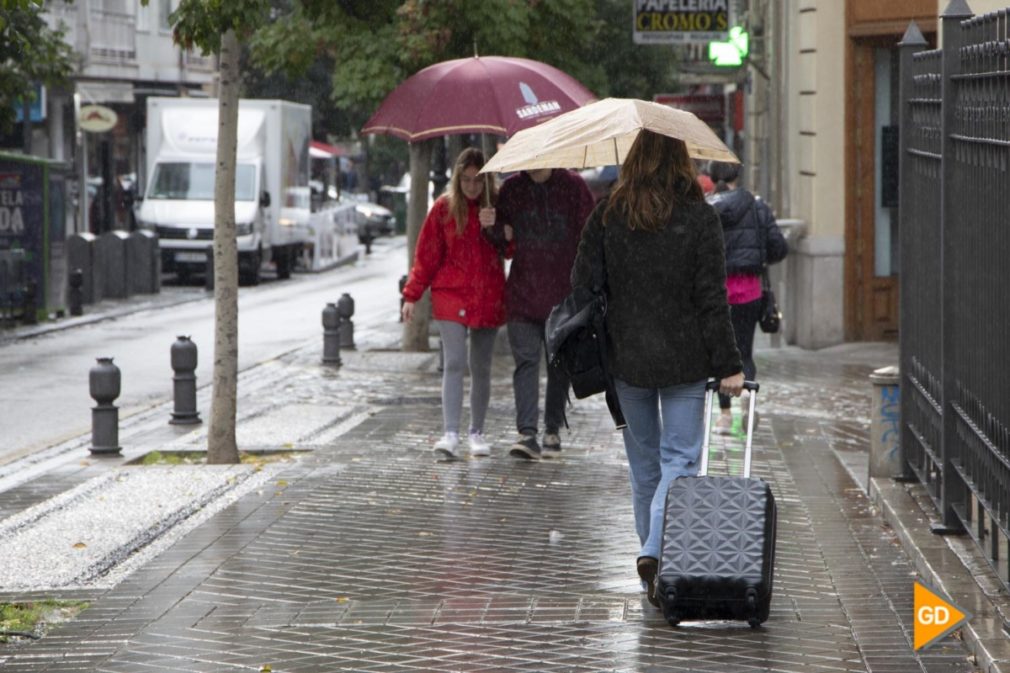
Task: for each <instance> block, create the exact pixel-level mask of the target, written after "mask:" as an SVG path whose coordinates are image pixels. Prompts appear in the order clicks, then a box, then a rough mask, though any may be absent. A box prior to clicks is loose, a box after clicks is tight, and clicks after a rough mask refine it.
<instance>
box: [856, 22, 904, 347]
mask: <svg viewBox="0 0 1010 673" xmlns="http://www.w3.org/2000/svg"><path fill="white" fill-rule="evenodd" d="M896 42H897V40H896V39H891V38H883V39H882V38H867V39H856V40H853V43H852V45H851V52H850V55H851V59H850V66H851V67H850V69H849V73H850V84H851V86H850V88H849V91H850V92H851V94H850V97H849V104H848V108H849V112H850V114H849V120H850V122H849V131H850V135H849V143H848V159H849V161H848V164H849V170H848V177H849V180H848V185H849V186H848V190H847V191H848V194H847V199H846V200H847V202H848V208H847V212H848V214H849V216H848V218H847V222H846V232H845V241H846V246H845V247H846V253H845V288H846V290H845V299H846V301H845V332H846V339H847V340H854V341H879V340H894V339H896V338H897V335H898V272H899V268H898V255H897V250H898V211H897V158H898V153H897V119H898V109H897V107H898V104H897V90H898V68H897V59H898V51H897V49H896V47H895V46H894V45H895V43H896Z"/></svg>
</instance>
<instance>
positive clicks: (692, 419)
mask: <svg viewBox="0 0 1010 673" xmlns="http://www.w3.org/2000/svg"><path fill="white" fill-rule="evenodd" d="M615 383H616V387H617V397H618V399H620V401H621V410H622V411H623V412H624V417H625V419H626V420H627V421H628V427H626V428H625V429H624V449H625V451H626V452H627V454H628V468H629V472H630V475H631V497H632V502H633V503H634V509H635V530H636V531H637V532H638V539H639V540H640V541H641V543H642V550H641V552H640V553H639V556H651V557H653V558H657V559H658V558H659V548H660V545H661V544H662V539H663V509H664V507H665V505H666V490H667V487H668V486H669V485H670V482H671V481H673V480H674V479H676V478H677V477H682V476H693V475H695V474H697V473H698V460H699V458H700V457H701V440H702V429H703V425H702V422H703V420H704V419H703V418H702V417H703V416H704V412H705V381H698V382H697V383H686V384H683V385H677V386H668V387H666V388H636V387H635V386H631V385H628V384H627V383H625V382H624V381H620V380H616V381H615Z"/></svg>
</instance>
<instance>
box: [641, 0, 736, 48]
mask: <svg viewBox="0 0 1010 673" xmlns="http://www.w3.org/2000/svg"><path fill="white" fill-rule="evenodd" d="M634 7H635V26H634V39H635V42H636V43H637V44H691V43H705V42H712V41H714V40H726V39H727V37H728V35H729V27H730V25H731V23H730V19H731V16H730V0H635V4H634Z"/></svg>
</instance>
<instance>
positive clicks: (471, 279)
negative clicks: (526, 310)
mask: <svg viewBox="0 0 1010 673" xmlns="http://www.w3.org/2000/svg"><path fill="white" fill-rule="evenodd" d="M478 212H479V205H478V203H477V202H476V201H471V202H470V203H469V214H468V216H467V220H466V228H465V229H464V230H463V235H462V236H458V235H457V234H456V221H455V220H454V219H452V217H451V215H450V214H449V199H448V198H447V197H445V196H442V197H439V199H438V200H437V201H435V205H433V206H432V207H431V212H429V213H428V217H426V218H425V220H424V224H423V225H421V234H420V236H419V237H418V239H417V250H416V251H415V253H414V267H413V268H412V269H411V270H410V277H409V278H408V280H407V284H406V285H405V286H404V288H403V298H404V299H405V300H407V301H417V300H418V299H420V298H421V295H422V294H424V291H425V289H427V288H428V287H431V308H432V315H433V317H434V318H435V320H451V321H453V322H458V323H462V324H464V325H466V326H467V327H475V328H487V327H500V326H501V325H502V324H503V323H504V322H505V269H504V267H503V266H502V260H501V257H500V255H499V254H498V250H497V249H496V248H495V247H494V245H492V244H491V242H490V241H489V240H488V239H487V238H486V237H485V236H484V235H483V234H482V233H481V228H480V221H479V220H478V219H477V213H478Z"/></svg>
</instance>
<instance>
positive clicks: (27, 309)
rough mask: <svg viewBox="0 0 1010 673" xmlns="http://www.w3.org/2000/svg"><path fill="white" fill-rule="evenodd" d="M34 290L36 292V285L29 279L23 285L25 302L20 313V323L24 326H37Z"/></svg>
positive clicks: (37, 317)
mask: <svg viewBox="0 0 1010 673" xmlns="http://www.w3.org/2000/svg"><path fill="white" fill-rule="evenodd" d="M36 290H38V285H36V283H35V281H34V280H31V279H29V280H28V282H27V283H25V301H24V306H23V309H22V311H21V322H23V323H24V324H26V325H38V324H39V316H38V308H37V306H38V305H37V304H36V303H35V292H36Z"/></svg>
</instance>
